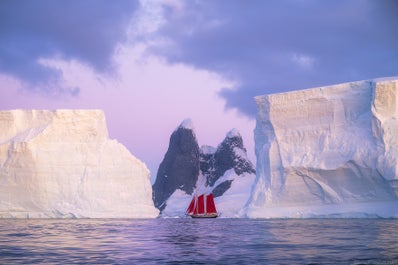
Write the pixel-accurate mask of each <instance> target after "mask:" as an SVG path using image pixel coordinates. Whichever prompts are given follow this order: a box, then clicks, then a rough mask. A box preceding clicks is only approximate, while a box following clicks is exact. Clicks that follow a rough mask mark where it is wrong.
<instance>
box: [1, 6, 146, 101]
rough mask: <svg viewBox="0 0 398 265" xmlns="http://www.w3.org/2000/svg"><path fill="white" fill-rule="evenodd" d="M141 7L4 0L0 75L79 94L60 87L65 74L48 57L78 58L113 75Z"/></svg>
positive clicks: (32, 86) (48, 91)
mask: <svg viewBox="0 0 398 265" xmlns="http://www.w3.org/2000/svg"><path fill="white" fill-rule="evenodd" d="M137 6H138V3H137V2H136V1H130V0H125V1H124V0H121V1H114V2H112V3H110V2H109V1H105V0H84V1H69V0H60V1H52V0H38V1H29V0H20V1H13V0H3V1H0V39H1V42H0V72H1V73H3V74H8V75H11V76H13V77H14V78H17V79H19V80H21V81H23V82H25V83H26V84H29V87H30V88H34V87H40V89H41V90H44V92H46V93H50V94H51V93H53V94H54V93H55V94H57V93H61V94H62V93H69V94H72V95H73V94H76V93H77V92H78V89H76V88H59V83H58V81H59V79H60V78H61V73H60V72H59V71H57V70H56V69H54V68H51V67H48V66H47V65H46V64H43V63H42V61H43V59H48V58H54V57H58V58H62V59H66V60H69V59H77V60H80V61H82V62H84V63H86V64H88V65H90V66H91V67H93V68H94V69H96V70H97V71H102V72H106V71H109V70H110V69H112V61H111V58H112V54H113V51H114V48H115V45H116V44H117V43H118V42H120V41H123V39H124V38H125V37H126V36H125V34H126V27H127V26H128V24H129V22H130V19H131V17H132V15H133V12H134V11H135V10H136V9H137ZM55 87H57V88H55Z"/></svg>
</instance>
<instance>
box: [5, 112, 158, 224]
mask: <svg viewBox="0 0 398 265" xmlns="http://www.w3.org/2000/svg"><path fill="white" fill-rule="evenodd" d="M0 128H1V129H0V217H3V218H14V217H15V218H61V217H88V218H97V217H98V218H117V217H128V218H151V217H156V216H157V215H158V213H159V212H158V210H157V209H156V208H155V207H154V205H153V201H152V189H151V185H150V180H149V170H148V169H147V167H146V166H145V164H144V163H142V162H141V161H139V160H138V159H137V158H135V157H134V156H133V155H131V154H130V152H129V151H128V150H127V149H126V148H125V147H124V146H123V145H121V144H120V143H118V142H117V141H116V140H110V139H109V138H108V131H107V127H106V122H105V115H104V113H103V112H102V111H100V110H56V111H48V110H10V111H0Z"/></svg>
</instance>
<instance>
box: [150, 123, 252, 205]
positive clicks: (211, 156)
mask: <svg viewBox="0 0 398 265" xmlns="http://www.w3.org/2000/svg"><path fill="white" fill-rule="evenodd" d="M231 169H233V170H234V171H235V174H236V175H238V176H239V175H241V174H243V173H248V174H255V170H254V167H253V164H252V163H251V162H250V161H249V160H248V158H247V156H246V149H245V147H244V146H243V140H242V137H241V135H240V134H239V132H238V131H237V130H235V129H234V130H231V131H230V132H229V133H228V134H227V136H226V137H225V139H224V141H223V142H222V143H221V144H220V145H219V146H218V147H217V149H215V148H214V147H211V146H202V148H201V149H200V150H199V147H198V143H197V140H196V136H195V133H194V131H193V126H192V124H191V121H190V120H185V121H184V122H183V123H182V124H181V125H180V126H179V127H178V128H177V129H176V130H175V131H174V132H173V134H172V135H171V137H170V144H169V148H168V150H167V153H166V155H165V157H164V159H163V161H162V163H161V164H160V166H159V170H158V174H157V176H156V181H155V183H154V184H153V186H152V189H153V201H154V204H155V207H157V208H158V209H159V210H160V211H163V209H164V208H165V207H166V203H167V200H168V198H169V197H170V196H171V195H172V194H173V193H174V192H175V191H176V190H177V189H181V190H182V191H185V193H187V194H192V193H193V191H194V189H195V187H196V184H197V181H198V176H199V173H202V175H203V176H204V177H205V179H206V183H205V184H204V185H206V186H210V187H213V186H214V185H215V183H216V182H217V180H218V179H220V178H221V177H222V176H224V174H225V172H226V171H228V170H231ZM233 180H234V179H226V180H224V181H222V182H221V183H219V184H218V185H217V186H216V187H214V188H213V189H212V192H213V195H214V197H218V196H222V195H223V194H224V193H225V192H226V191H227V190H228V189H229V188H230V187H231V185H232V182H233ZM202 185H203V184H202Z"/></svg>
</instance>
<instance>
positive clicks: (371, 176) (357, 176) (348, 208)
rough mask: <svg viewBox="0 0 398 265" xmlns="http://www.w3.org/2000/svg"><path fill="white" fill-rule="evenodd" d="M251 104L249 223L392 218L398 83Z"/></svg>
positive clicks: (397, 169)
mask: <svg viewBox="0 0 398 265" xmlns="http://www.w3.org/2000/svg"><path fill="white" fill-rule="evenodd" d="M255 101H256V103H257V108H258V115H257V124H256V128H255V132H254V134H255V147H256V150H255V151H256V156H257V169H256V171H257V177H256V180H255V184H254V189H253V192H252V194H251V198H250V200H249V203H248V205H249V206H248V208H247V215H248V217H316V216H353V217H356V216H358V217H366V216H382V217H398V203H397V195H396V194H397V191H398V188H397V187H398V78H385V79H375V80H368V81H358V82H351V83H345V84H339V85H333V86H328V87H320V88H314V89H308V90H301V91H294V92H288V93H281V94H273V95H264V96H258V97H256V98H255Z"/></svg>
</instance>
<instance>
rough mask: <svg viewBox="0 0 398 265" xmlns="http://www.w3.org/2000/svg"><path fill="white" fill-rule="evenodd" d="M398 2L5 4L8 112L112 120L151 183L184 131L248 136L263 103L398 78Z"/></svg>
mask: <svg viewBox="0 0 398 265" xmlns="http://www.w3.org/2000/svg"><path fill="white" fill-rule="evenodd" d="M397 14H398V2H397V1H394V0H380V1H377V0H351V1H343V0H333V1H315V0H275V1H273V0H270V1H262V0H250V1H246V0H203V1H194V0H186V1H182V0H142V1H138V0H137V1H132V0H118V1H106V0H85V1H79V0H56V1H54V0H36V1H30V0H2V1H0V109H2V110H5V109H52V110H53V109H102V110H104V112H105V115H106V119H107V124H108V130H109V134H110V137H111V138H113V139H117V140H118V141H119V142H121V143H122V144H124V145H125V146H126V147H127V148H128V149H129V150H130V152H131V153H132V154H133V155H134V156H136V157H137V158H139V159H140V160H142V161H143V162H145V163H146V165H147V166H148V168H149V169H150V170H151V175H152V177H151V178H152V181H153V180H154V177H155V176H156V173H157V169H158V166H159V164H160V162H161V160H162V159H163V156H164V154H165V152H166V151H167V147H168V143H169V138H170V135H171V133H172V132H173V131H174V129H175V128H176V127H178V125H179V124H180V123H181V122H182V121H183V120H184V119H186V118H191V119H192V121H193V123H194V126H195V132H196V136H197V138H198V142H199V145H212V146H217V145H218V144H219V143H220V142H221V141H222V140H223V139H224V137H225V135H226V134H227V132H228V131H229V130H231V129H232V128H236V129H238V130H239V131H240V133H241V135H242V137H243V140H244V144H245V145H246V148H247V150H248V155H249V158H250V159H251V160H252V161H253V162H255V155H254V139H253V129H254V127H255V118H256V106H255V103H254V100H253V97H254V96H257V95H263V94H270V93H280V92H286V91H292V90H298V89H305V88H310V87H318V86H327V85H332V84H337V83H343V82H349V81H357V80H365V79H372V78H378V77H388V76H397V75H398V16H397Z"/></svg>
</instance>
